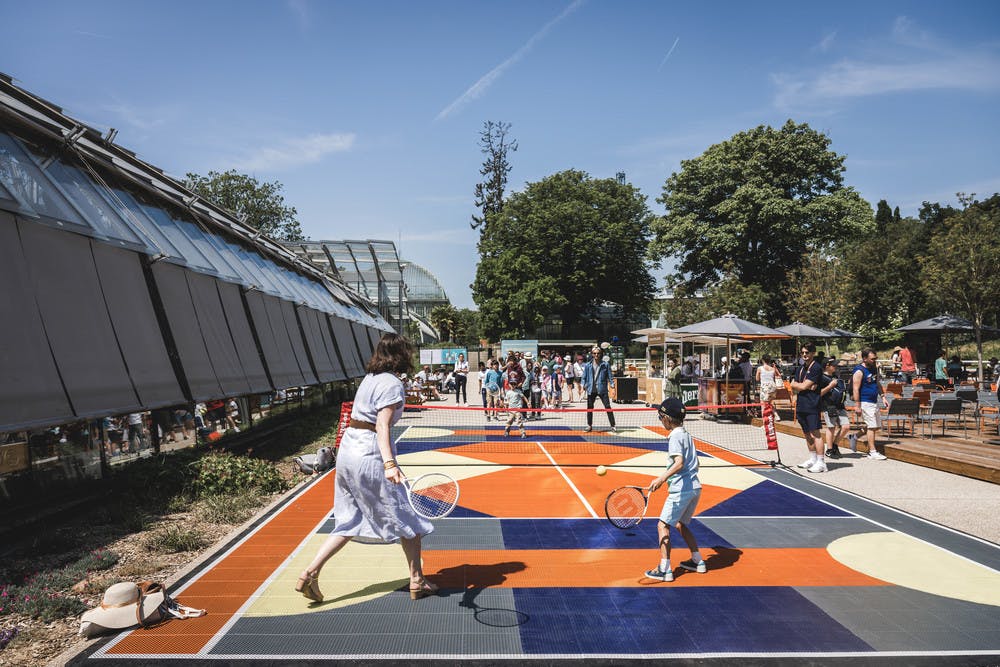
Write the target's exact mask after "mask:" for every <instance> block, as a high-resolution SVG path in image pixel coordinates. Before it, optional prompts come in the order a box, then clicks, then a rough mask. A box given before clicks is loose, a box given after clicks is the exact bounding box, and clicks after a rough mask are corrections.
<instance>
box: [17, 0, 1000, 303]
mask: <svg viewBox="0 0 1000 667" xmlns="http://www.w3.org/2000/svg"><path fill="white" fill-rule="evenodd" d="M0 25H2V26H3V34H4V38H3V40H0V71H3V72H5V73H7V74H9V75H11V76H13V77H14V78H15V80H16V81H17V82H18V84H19V85H21V86H22V87H24V88H26V89H28V90H30V91H32V92H34V93H36V94H38V95H40V96H42V97H44V98H46V99H48V100H50V101H51V102H53V103H55V104H57V105H59V106H61V107H62V108H63V109H64V110H65V111H66V112H67V113H68V114H69V115H71V116H74V117H76V118H78V119H80V120H83V121H84V122H86V123H88V124H91V125H93V126H94V127H97V128H100V129H106V128H108V127H115V128H118V130H119V134H118V138H117V142H118V143H119V144H120V145H122V146H124V147H126V148H129V149H131V150H134V151H135V152H137V153H138V154H139V156H140V157H142V158H143V159H145V160H147V161H149V162H150V163H152V164H154V165H157V166H159V167H161V168H163V169H165V170H166V171H167V172H168V173H172V174H174V175H177V176H183V174H184V173H186V172H189V171H193V172H198V173H206V172H207V171H209V170H220V171H221V170H226V169H230V168H235V169H238V170H240V171H243V172H247V173H251V174H253V175H254V176H256V177H257V178H259V179H261V180H267V181H273V180H277V181H280V182H281V183H283V184H284V188H285V189H284V194H285V197H286V200H287V202H288V203H289V204H291V205H293V206H295V207H296V208H297V209H298V212H299V219H300V221H301V223H302V227H303V230H304V231H305V233H306V234H307V235H308V236H310V237H311V238H313V239H323V238H330V239H344V238H374V239H390V240H393V241H396V242H397V243H398V245H399V246H400V249H401V253H402V255H403V256H404V258H406V259H410V260H413V261H415V262H417V263H419V264H422V265H424V266H426V267H427V268H428V269H430V270H431V271H432V272H433V273H434V274H435V275H437V276H438V277H439V279H440V280H441V282H442V284H443V285H444V287H445V289H446V291H447V292H448V295H449V297H450V298H451V300H452V302H453V303H455V304H456V305H457V306H460V307H469V306H472V305H473V304H472V299H471V295H470V290H469V288H468V285H469V283H471V282H472V279H473V277H474V275H475V265H476V260H477V255H476V248H475V243H476V239H477V233H476V232H474V231H473V230H471V229H470V227H469V224H468V222H469V219H470V216H471V215H472V213H474V212H475V207H474V204H473V194H472V193H473V188H474V186H475V183H476V182H477V180H478V178H479V174H478V169H479V166H480V163H481V162H482V155H481V154H480V153H479V149H478V146H477V140H478V132H479V130H480V129H481V127H482V124H483V121H485V120H499V121H504V122H509V123H512V125H513V127H512V135H513V137H514V138H515V139H516V140H517V141H518V143H519V144H520V150H518V151H517V152H516V153H514V154H513V155H511V162H512V164H513V171H512V173H511V186H512V188H513V189H517V190H520V189H522V188H523V186H524V183H525V182H531V181H537V180H539V179H541V178H544V177H545V176H547V175H549V174H552V173H555V172H558V171H561V170H564V169H569V168H575V169H581V170H584V171H586V172H588V173H590V174H591V175H592V176H595V177H611V176H614V174H615V173H616V172H618V171H624V172H625V173H626V176H627V178H628V180H629V181H630V182H632V183H633V184H635V185H636V186H638V187H639V188H640V189H641V190H642V192H643V193H644V194H646V196H647V197H648V198H649V205H650V208H651V209H652V210H653V211H654V212H655V213H663V209H662V207H661V206H660V205H659V204H657V203H656V202H655V199H656V197H658V196H659V195H660V193H661V190H662V186H663V183H664V181H665V180H666V178H667V177H668V176H669V175H670V174H671V173H672V172H673V171H675V170H677V169H678V168H679V167H680V161H681V160H682V159H687V158H692V157H696V156H698V155H700V154H701V153H702V152H704V150H705V149H706V148H707V147H708V146H710V145H711V144H713V143H717V142H719V141H722V140H724V139H726V138H728V137H730V136H732V135H733V134H735V133H736V132H739V131H741V130H744V129H747V128H750V127H754V126H756V125H759V124H770V125H775V126H776V125H780V124H782V123H783V122H784V121H785V120H787V119H788V118H792V119H794V120H795V121H796V122H807V123H809V124H810V125H811V126H812V127H813V128H815V129H818V130H821V131H824V132H826V133H827V134H828V135H829V136H830V137H831V139H832V147H833V149H834V150H835V151H836V152H838V153H840V154H843V155H846V156H847V172H846V181H847V183H848V184H849V185H852V186H854V187H855V188H857V189H858V190H859V191H860V192H861V194H862V196H864V197H865V198H866V199H868V200H869V201H870V202H871V203H872V204H873V205H874V203H875V202H877V201H878V200H879V199H882V198H885V199H887V200H888V201H889V203H890V204H891V205H892V206H899V207H900V209H901V211H902V213H903V214H904V215H907V214H915V213H916V211H917V209H918V208H919V206H920V203H921V202H922V201H924V200H929V201H941V202H954V201H955V196H954V195H955V192H959V191H961V192H976V193H979V194H980V195H989V194H992V193H993V192H996V191H1000V151H998V148H1000V141H998V139H1000V122H998V118H1000V104H998V102H1000V4H998V3H995V2H958V3H942V2H875V3H871V2H841V3H836V4H835V5H831V4H830V3H804V2H771V3H763V2H759V3H747V2H716V3H712V4H708V3H694V2H687V3H678V2H665V1H664V2H639V1H636V2H610V1H608V0H577V1H575V2H574V1H569V0H559V1H555V0H551V1H550V0H536V1H530V2H520V1H518V2H476V1H463V2H458V1H455V2H434V1H428V2H412V1H411V2H374V1H373V2H351V3H346V2H330V1H320V0H275V1H266V0H241V1H239V2H235V1H206V0H200V1H199V2H193V1H190V0H173V1H171V2H162V1H161V2H150V1H138V2H137V1H134V0H129V1H111V0H93V1H89V2H86V3H83V2H78V1H74V2H68V1H67V2H55V1H52V2H47V1H45V0H37V1H36V2H30V3H29V2H24V1H23V0H18V1H17V2H14V1H12V0H0Z"/></svg>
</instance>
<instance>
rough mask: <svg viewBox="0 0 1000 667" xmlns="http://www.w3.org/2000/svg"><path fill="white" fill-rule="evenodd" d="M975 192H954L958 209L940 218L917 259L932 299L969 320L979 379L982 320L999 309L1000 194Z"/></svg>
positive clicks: (947, 309)
mask: <svg viewBox="0 0 1000 667" xmlns="http://www.w3.org/2000/svg"><path fill="white" fill-rule="evenodd" d="M974 197H975V195H968V196H966V195H963V194H962V193H959V194H958V198H959V201H960V202H961V203H962V210H961V211H959V212H958V213H957V214H955V215H953V216H951V217H948V218H945V219H944V220H943V221H942V224H941V226H940V227H939V228H938V229H937V230H936V231H935V233H934V235H933V236H932V237H931V243H930V246H929V247H928V248H927V253H926V254H925V255H924V256H923V257H922V259H921V262H920V264H921V267H922V269H923V270H922V271H921V278H922V279H923V285H924V289H925V290H926V291H927V294H928V296H929V297H930V299H931V302H932V303H934V304H935V305H937V306H938V307H939V308H940V309H942V310H944V311H951V312H957V313H958V314H960V315H964V316H966V317H968V318H969V319H970V320H971V321H972V324H973V327H974V334H975V338H976V353H977V355H978V359H979V378H980V380H981V379H982V374H983V323H984V321H985V320H986V319H987V317H989V316H991V315H995V314H996V312H997V310H998V309H1000V271H998V267H1000V195H998V194H994V195H993V196H992V197H990V198H989V199H987V200H986V201H984V202H979V201H976V200H975V199H974Z"/></svg>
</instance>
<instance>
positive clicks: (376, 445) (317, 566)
mask: <svg viewBox="0 0 1000 667" xmlns="http://www.w3.org/2000/svg"><path fill="white" fill-rule="evenodd" d="M412 354H413V348H412V346H411V345H410V342H409V341H407V340H406V339H405V338H403V337H402V336H398V335H396V334H392V333H390V334H386V335H384V336H382V340H380V341H379V343H378V346H377V347H376V348H375V354H373V355H372V358H371V360H370V361H369V362H368V367H367V369H366V370H367V371H368V375H366V376H365V378H364V379H363V380H362V381H361V385H360V386H359V387H358V391H357V393H356V395H355V397H354V407H353V409H352V410H351V423H350V427H349V428H348V429H347V430H345V431H344V437H343V439H342V440H341V442H340V449H339V452H338V455H337V477H336V487H335V488H336V490H335V492H334V500H333V518H334V524H335V525H334V529H333V532H331V533H330V537H329V538H327V540H326V542H325V543H324V544H323V546H322V547H320V549H319V552H318V553H317V554H316V557H315V558H314V559H313V561H312V563H310V564H309V567H307V568H306V570H305V571H304V572H303V573H302V576H301V577H299V580H298V581H297V582H296V584H295V590H296V591H298V592H300V593H302V595H304V596H305V597H307V598H309V599H310V600H314V601H316V602H322V601H323V594H322V593H321V592H320V590H319V583H318V580H319V574H320V570H322V569H323V566H324V565H325V564H326V562H327V561H328V560H329V559H330V558H331V557H332V556H333V555H334V554H336V553H337V552H338V551H340V550H341V549H342V548H344V546H345V545H346V544H347V543H348V542H350V541H351V539H352V538H355V537H362V538H367V539H369V540H380V541H383V542H399V543H400V544H401V545H402V547H403V553H404V554H405V555H406V562H407V564H408V565H409V568H410V597H411V598H413V599H417V598H422V597H426V596H428V595H432V594H434V593H435V592H437V586H435V585H434V584H432V583H431V582H429V581H427V579H426V578H425V577H424V572H423V566H422V564H421V561H420V540H421V537H423V536H424V535H427V534H428V533H430V532H431V531H432V530H434V527H433V526H432V525H431V523H430V522H429V521H427V520H426V519H424V518H422V517H420V516H419V515H417V514H416V513H415V512H414V511H413V508H412V507H410V504H409V501H407V498H406V489H405V488H404V486H403V485H402V484H401V482H402V481H403V474H402V473H401V472H400V470H399V467H398V466H397V465H396V452H395V449H396V448H395V443H394V442H392V439H391V437H390V433H391V429H392V426H393V424H395V423H396V422H397V421H398V420H399V418H400V417H401V416H402V415H403V405H404V403H405V392H404V389H403V383H402V382H400V380H399V378H398V377H397V374H398V373H400V372H404V371H406V370H408V369H409V366H410V359H411V357H412Z"/></svg>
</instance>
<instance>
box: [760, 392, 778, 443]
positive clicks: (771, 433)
mask: <svg viewBox="0 0 1000 667" xmlns="http://www.w3.org/2000/svg"><path fill="white" fill-rule="evenodd" d="M761 418H762V419H763V420H764V437H765V438H766V439H767V448H768V449H777V448H778V434H777V433H776V432H775V430H774V408H772V407H771V404H770V403H764V409H763V410H762V411H761Z"/></svg>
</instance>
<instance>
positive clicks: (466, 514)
mask: <svg viewBox="0 0 1000 667" xmlns="http://www.w3.org/2000/svg"><path fill="white" fill-rule="evenodd" d="M449 516H451V517H455V518H457V519H482V518H492V517H493V515H492V514H485V513H483V512H478V511H476V510H472V509H469V508H468V507H462V506H461V505H456V506H455V509H454V510H453V511H452V513H451V514H450V515H449Z"/></svg>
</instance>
